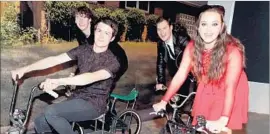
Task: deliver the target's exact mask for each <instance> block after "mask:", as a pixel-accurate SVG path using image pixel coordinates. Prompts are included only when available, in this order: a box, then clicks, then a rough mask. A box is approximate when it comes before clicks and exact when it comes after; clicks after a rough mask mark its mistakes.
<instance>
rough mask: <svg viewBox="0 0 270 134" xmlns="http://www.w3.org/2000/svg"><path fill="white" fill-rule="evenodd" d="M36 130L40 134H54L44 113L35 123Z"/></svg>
mask: <svg viewBox="0 0 270 134" xmlns="http://www.w3.org/2000/svg"><path fill="white" fill-rule="evenodd" d="M34 124H35V130H36V132H37V133H38V134H41V133H45V132H52V129H51V127H50V126H49V124H48V122H47V121H46V119H45V115H44V113H42V114H41V115H40V116H38V117H37V118H36V119H35V121H34Z"/></svg>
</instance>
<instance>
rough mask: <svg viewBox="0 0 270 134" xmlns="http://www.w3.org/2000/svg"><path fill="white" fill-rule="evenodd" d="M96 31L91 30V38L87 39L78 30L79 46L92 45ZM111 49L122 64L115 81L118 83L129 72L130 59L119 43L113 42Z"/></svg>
mask: <svg viewBox="0 0 270 134" xmlns="http://www.w3.org/2000/svg"><path fill="white" fill-rule="evenodd" d="M93 33H94V30H93V29H91V34H90V36H89V37H86V36H85V34H84V33H83V32H82V31H81V30H79V29H77V31H76V38H77V41H78V43H79V45H86V44H88V45H92V44H93V39H94V34H93ZM109 49H110V50H111V52H112V53H113V54H114V55H115V56H116V57H117V60H118V61H119V63H120V69H119V71H118V72H117V74H116V77H115V79H114V80H115V81H118V80H119V79H120V77H121V76H122V75H123V74H124V73H125V72H126V71H127V69H128V58H127V55H126V53H125V50H124V49H123V48H122V47H121V46H120V45H119V44H118V43H117V41H113V42H111V43H110V45H109ZM113 88H114V87H113Z"/></svg>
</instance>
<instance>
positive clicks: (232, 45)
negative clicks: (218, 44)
mask: <svg viewBox="0 0 270 134" xmlns="http://www.w3.org/2000/svg"><path fill="white" fill-rule="evenodd" d="M226 49H227V53H231V52H233V51H238V50H239V48H238V46H237V44H236V43H234V42H230V43H227V45H226Z"/></svg>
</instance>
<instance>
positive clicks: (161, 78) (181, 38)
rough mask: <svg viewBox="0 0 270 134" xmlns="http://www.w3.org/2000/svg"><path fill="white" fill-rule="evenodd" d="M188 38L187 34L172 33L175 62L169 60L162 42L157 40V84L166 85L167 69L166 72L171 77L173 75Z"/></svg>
mask: <svg viewBox="0 0 270 134" xmlns="http://www.w3.org/2000/svg"><path fill="white" fill-rule="evenodd" d="M189 41H190V37H189V36H188V34H179V33H175V32H174V33H173V46H174V54H175V57H174V58H175V60H174V59H171V58H170V56H169V52H168V50H167V47H166V44H165V42H164V41H162V40H159V41H158V43H157V51H158V53H157V67H156V69H157V70H156V72H157V83H160V84H164V85H166V78H165V69H166V67H168V72H169V74H170V76H171V77H173V76H174V75H175V73H176V72H177V70H178V67H179V64H180V63H181V60H182V56H183V52H184V49H185V47H186V45H187V44H188V43H189Z"/></svg>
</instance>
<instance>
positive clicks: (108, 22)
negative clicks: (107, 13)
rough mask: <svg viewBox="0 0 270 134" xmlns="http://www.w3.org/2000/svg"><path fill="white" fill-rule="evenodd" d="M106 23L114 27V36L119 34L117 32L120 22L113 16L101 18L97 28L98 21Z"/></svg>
mask: <svg viewBox="0 0 270 134" xmlns="http://www.w3.org/2000/svg"><path fill="white" fill-rule="evenodd" d="M100 22H102V23H105V24H107V25H109V26H110V27H111V28H112V29H113V33H112V37H114V36H116V35H117V32H118V23H117V22H116V21H114V20H112V19H111V18H109V17H104V18H100V19H99V20H98V21H97V23H96V25H95V29H96V28H97V25H98V23H100Z"/></svg>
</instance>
